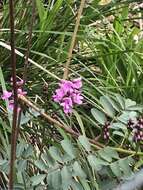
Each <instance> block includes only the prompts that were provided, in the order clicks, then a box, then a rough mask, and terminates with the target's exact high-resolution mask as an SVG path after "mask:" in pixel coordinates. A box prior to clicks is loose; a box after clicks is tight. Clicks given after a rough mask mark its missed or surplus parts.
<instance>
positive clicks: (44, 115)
mask: <svg viewBox="0 0 143 190" xmlns="http://www.w3.org/2000/svg"><path fill="white" fill-rule="evenodd" d="M18 98H19V101H21V102H22V103H25V104H26V105H28V106H29V107H31V108H32V109H34V110H35V111H37V112H39V113H40V115H41V116H42V117H43V118H45V119H46V120H47V121H48V122H50V123H52V124H55V126H56V127H58V128H61V129H64V130H65V131H66V132H67V133H69V134H71V135H72V136H73V137H75V138H78V137H79V136H80V134H79V133H77V132H75V131H74V130H73V129H71V128H69V127H68V126H67V125H65V124H61V123H60V122H59V121H57V120H56V119H53V118H52V117H51V116H50V115H48V114H47V113H45V112H43V111H41V109H40V108H38V107H37V106H36V105H35V104H33V103H32V102H31V101H29V100H28V99H27V98H26V97H24V96H22V95H19V96H18ZM89 141H90V142H91V143H92V144H94V145H96V148H97V149H101V148H103V147H104V145H102V144H100V143H98V142H97V141H96V140H94V139H89Z"/></svg>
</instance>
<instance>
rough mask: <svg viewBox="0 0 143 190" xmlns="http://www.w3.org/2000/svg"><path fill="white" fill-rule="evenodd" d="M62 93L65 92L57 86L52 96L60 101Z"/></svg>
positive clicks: (56, 100)
mask: <svg viewBox="0 0 143 190" xmlns="http://www.w3.org/2000/svg"><path fill="white" fill-rule="evenodd" d="M64 95H65V92H64V91H63V89H62V88H59V89H57V90H56V93H55V94H54V95H53V96H52V97H53V100H54V101H55V102H60V101H61V100H62V98H63V97H64Z"/></svg>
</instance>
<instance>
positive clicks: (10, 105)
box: [8, 100, 14, 110]
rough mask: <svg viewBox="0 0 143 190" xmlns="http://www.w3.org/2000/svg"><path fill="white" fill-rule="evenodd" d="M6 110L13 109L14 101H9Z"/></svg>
mask: <svg viewBox="0 0 143 190" xmlns="http://www.w3.org/2000/svg"><path fill="white" fill-rule="evenodd" d="M8 108H9V109H10V110H13V108H14V100H10V101H9V105H8Z"/></svg>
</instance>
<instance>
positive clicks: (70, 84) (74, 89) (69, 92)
mask: <svg viewBox="0 0 143 190" xmlns="http://www.w3.org/2000/svg"><path fill="white" fill-rule="evenodd" d="M81 87H82V81H81V78H78V79H74V80H72V81H68V80H61V81H60V83H59V88H58V89H57V90H56V91H55V94H54V95H53V96H52V97H53V100H54V101H55V102H58V103H59V104H60V105H61V106H62V107H63V110H64V112H65V113H66V114H69V113H71V112H72V108H73V106H74V105H75V104H78V105H80V104H82V101H83V96H82V95H81V91H80V89H81Z"/></svg>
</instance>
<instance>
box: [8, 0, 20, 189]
mask: <svg viewBox="0 0 143 190" xmlns="http://www.w3.org/2000/svg"><path fill="white" fill-rule="evenodd" d="M9 13H10V14H9V15H10V32H11V36H10V45H11V66H12V78H13V93H14V109H13V120H12V134H11V157H10V171H9V190H13V185H14V184H13V183H14V164H15V155H16V140H17V139H16V137H17V136H16V134H17V132H16V131H17V108H18V96H17V84H16V54H15V34H14V1H13V0H9Z"/></svg>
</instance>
